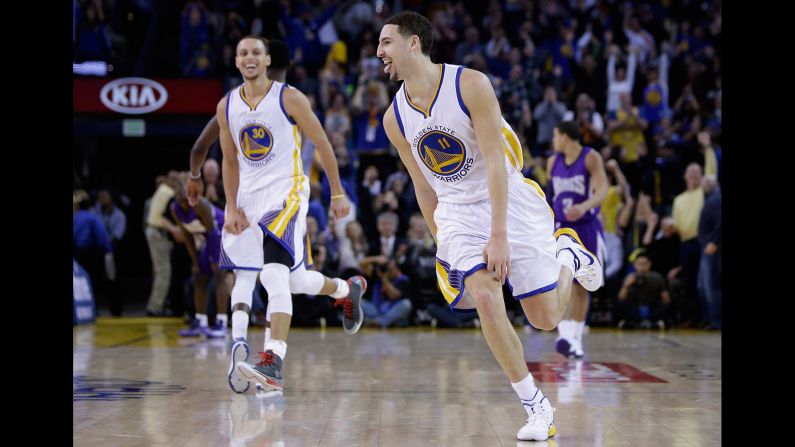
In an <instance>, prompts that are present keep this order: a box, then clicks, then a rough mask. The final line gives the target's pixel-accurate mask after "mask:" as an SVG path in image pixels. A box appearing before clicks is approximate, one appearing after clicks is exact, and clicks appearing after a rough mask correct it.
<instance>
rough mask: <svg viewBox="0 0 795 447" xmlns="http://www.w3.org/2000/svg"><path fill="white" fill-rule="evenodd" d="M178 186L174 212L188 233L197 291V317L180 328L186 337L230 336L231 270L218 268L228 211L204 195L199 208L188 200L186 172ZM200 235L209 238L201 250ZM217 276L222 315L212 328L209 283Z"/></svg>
mask: <svg viewBox="0 0 795 447" xmlns="http://www.w3.org/2000/svg"><path fill="white" fill-rule="evenodd" d="M181 177H184V178H181V179H180V180H181V181H180V183H179V185H178V187H177V188H176V189H175V190H174V201H173V202H171V215H172V217H173V218H174V220H175V221H176V222H178V223H179V226H180V228H181V229H182V232H183V234H184V235H185V239H186V243H185V247H186V248H187V250H188V253H189V254H190V258H191V261H193V278H194V292H193V299H194V303H195V305H196V316H195V318H194V319H193V321H192V322H191V326H190V327H189V328H188V329H183V330H181V331H179V335H180V336H182V337H198V336H202V335H203V336H206V337H209V338H221V337H226V325H227V315H226V302H227V300H228V299H229V292H228V289H229V288H228V284H227V278H226V276H227V275H229V273H227V272H225V271H224V270H219V269H218V259H219V257H220V254H221V228H223V226H224V211H223V210H222V209H220V208H217V207H216V206H215V205H213V204H212V203H210V201H209V200H207V199H206V198H204V197H201V198H199V200H198V203H197V204H196V206H195V207H191V206H190V204H189V203H188V197H187V194H186V193H185V187H184V185H185V180H187V175H182V176H181ZM196 236H201V237H203V238H204V239H205V241H204V244H203V245H202V247H201V250H197V248H196V238H195V237H196ZM213 276H214V277H215V303H216V306H217V309H218V314H217V316H216V318H215V323H214V324H213V325H212V327H210V326H209V323H208V321H207V290H206V289H207V284H208V283H209V281H210V278H211V277H213Z"/></svg>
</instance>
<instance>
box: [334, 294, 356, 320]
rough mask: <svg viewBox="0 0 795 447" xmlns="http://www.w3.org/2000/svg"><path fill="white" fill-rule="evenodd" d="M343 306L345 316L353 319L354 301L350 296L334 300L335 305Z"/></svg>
mask: <svg viewBox="0 0 795 447" xmlns="http://www.w3.org/2000/svg"><path fill="white" fill-rule="evenodd" d="M339 306H342V310H343V311H344V312H345V318H347V319H349V320H352V319H353V302H352V301H351V299H350V298H342V299H339V300H335V301H334V307H339Z"/></svg>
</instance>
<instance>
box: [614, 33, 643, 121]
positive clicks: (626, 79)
mask: <svg viewBox="0 0 795 447" xmlns="http://www.w3.org/2000/svg"><path fill="white" fill-rule="evenodd" d="M619 51H620V50H619V48H618V46H616V45H613V46H612V47H610V48H609V49H608V53H607V54H608V55H609V59H608V61H607V112H608V113H610V112H615V111H616V110H618V108H619V106H620V105H621V104H620V96H621V94H622V93H626V94H627V95H632V88H633V87H634V85H635V68H636V67H637V64H638V60H637V59H638V57H637V52H638V50H637V48H635V47H630V50H629V60H628V62H627V66H626V67H624V66H623V65H622V66H617V65H616V59H617V58H618V53H619Z"/></svg>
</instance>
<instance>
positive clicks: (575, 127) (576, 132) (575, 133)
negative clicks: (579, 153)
mask: <svg viewBox="0 0 795 447" xmlns="http://www.w3.org/2000/svg"><path fill="white" fill-rule="evenodd" d="M555 128H557V129H558V132H560V133H562V134H565V135H567V136H568V137H569V138H571V139H572V140H574V141H580V125H579V124H577V123H576V122H575V121H561V122H559V123H558V124H557V125H556V126H555Z"/></svg>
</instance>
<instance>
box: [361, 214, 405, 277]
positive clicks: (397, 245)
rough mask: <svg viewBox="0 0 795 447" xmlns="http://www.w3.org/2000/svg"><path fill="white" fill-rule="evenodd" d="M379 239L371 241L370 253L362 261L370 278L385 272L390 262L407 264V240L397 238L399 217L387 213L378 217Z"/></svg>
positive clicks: (363, 269) (363, 267)
mask: <svg viewBox="0 0 795 447" xmlns="http://www.w3.org/2000/svg"><path fill="white" fill-rule="evenodd" d="M377 229H378V238H377V239H375V240H373V241H370V243H369V244H368V245H369V246H370V251H369V253H368V256H367V257H365V258H364V260H362V263H361V266H362V272H364V274H365V275H366V276H368V277H371V278H374V279H375V278H376V277H375V276H374V274H375V275H378V274H380V272H383V271H384V267H385V266H386V263H387V262H388V261H389V260H395V261H397V263H398V264H402V263H403V262H405V256H406V251H407V250H408V245H407V244H406V240H405V239H403V238H402V237H398V236H397V234H396V233H397V229H398V215H397V214H395V213H394V212H391V211H387V212H384V213H381V214H379V215H378V221H377Z"/></svg>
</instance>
